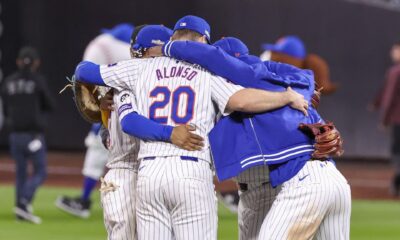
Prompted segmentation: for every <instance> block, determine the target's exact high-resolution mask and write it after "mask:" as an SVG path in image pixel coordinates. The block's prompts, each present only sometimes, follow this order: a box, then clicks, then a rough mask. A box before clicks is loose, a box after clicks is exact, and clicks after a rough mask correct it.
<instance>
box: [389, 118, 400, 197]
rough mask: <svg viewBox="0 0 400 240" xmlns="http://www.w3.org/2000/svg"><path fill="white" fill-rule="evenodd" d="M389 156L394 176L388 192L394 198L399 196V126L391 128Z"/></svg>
mask: <svg viewBox="0 0 400 240" xmlns="http://www.w3.org/2000/svg"><path fill="white" fill-rule="evenodd" d="M391 155H392V156H391V160H392V164H393V166H394V173H395V174H394V177H393V179H392V186H391V189H390V191H391V193H392V194H393V195H394V196H400V125H394V126H393V127H392V147H391Z"/></svg>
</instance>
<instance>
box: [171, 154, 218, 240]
mask: <svg viewBox="0 0 400 240" xmlns="http://www.w3.org/2000/svg"><path fill="white" fill-rule="evenodd" d="M165 161H166V162H168V163H169V164H168V172H170V174H167V194H166V196H167V206H168V209H169V210H170V213H171V219H172V226H173V232H174V235H175V239H177V240H186V239H191V240H203V239H207V240H213V239H217V222H218V216H217V198H216V194H215V190H214V184H213V173H212V170H211V166H210V163H208V162H206V161H202V160H182V159H181V158H180V157H169V158H167V159H165Z"/></svg>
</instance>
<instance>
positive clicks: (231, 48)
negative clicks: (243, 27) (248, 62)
mask: <svg viewBox="0 0 400 240" xmlns="http://www.w3.org/2000/svg"><path fill="white" fill-rule="evenodd" d="M213 46H216V47H220V48H222V49H223V50H224V51H225V52H226V53H228V54H229V55H231V56H233V57H239V56H242V55H247V54H249V49H248V48H247V46H246V44H244V43H243V42H242V41H240V40H239V39H238V38H235V37H225V38H222V39H220V40H218V41H216V42H215V43H214V44H213Z"/></svg>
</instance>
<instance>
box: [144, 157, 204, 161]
mask: <svg viewBox="0 0 400 240" xmlns="http://www.w3.org/2000/svg"><path fill="white" fill-rule="evenodd" d="M180 158H181V160H184V161H193V162H197V161H198V160H199V159H198V158H197V157H190V156H180ZM154 159H156V157H144V158H143V161H146V160H154Z"/></svg>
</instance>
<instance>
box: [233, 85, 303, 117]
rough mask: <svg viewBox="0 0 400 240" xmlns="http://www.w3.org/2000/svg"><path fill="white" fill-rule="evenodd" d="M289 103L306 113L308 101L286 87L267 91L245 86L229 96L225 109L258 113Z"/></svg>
mask: <svg viewBox="0 0 400 240" xmlns="http://www.w3.org/2000/svg"><path fill="white" fill-rule="evenodd" d="M286 105H289V106H290V107H292V108H294V109H297V110H299V111H302V112H303V113H304V115H308V113H307V109H308V102H307V101H306V100H305V99H304V96H303V95H301V94H299V93H297V92H295V91H294V90H292V88H290V87H288V88H287V89H286V91H285V92H269V91H264V90H259V89H254V88H247V89H243V90H240V91H238V92H236V93H235V94H234V95H232V97H230V98H229V101H228V104H227V106H226V107H227V110H228V111H229V112H233V111H238V112H251V113H260V112H266V111H270V110H274V109H277V108H281V107H284V106H286Z"/></svg>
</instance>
